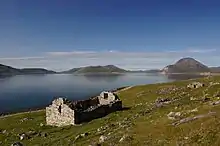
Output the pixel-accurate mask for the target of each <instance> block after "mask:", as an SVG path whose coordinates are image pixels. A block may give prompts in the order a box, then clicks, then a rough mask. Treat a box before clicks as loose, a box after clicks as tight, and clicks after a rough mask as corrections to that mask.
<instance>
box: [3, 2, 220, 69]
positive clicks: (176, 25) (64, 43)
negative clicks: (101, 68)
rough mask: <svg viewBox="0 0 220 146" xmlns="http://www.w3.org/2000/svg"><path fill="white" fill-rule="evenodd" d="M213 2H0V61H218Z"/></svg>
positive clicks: (52, 65)
mask: <svg viewBox="0 0 220 146" xmlns="http://www.w3.org/2000/svg"><path fill="white" fill-rule="evenodd" d="M219 26H220V2H218V1H217V0H62V1H60V0H38V1H30V0H2V1H0V63H3V64H7V65H12V66H15V67H44V68H48V69H54V70H65V69H70V68H73V67H79V66H87V65H106V64H114V65H118V66H120V67H123V68H126V69H154V68H162V67H164V66H166V65H167V64H171V63H174V62H175V61H176V60H178V59H179V58H181V57H189V56H190V57H194V58H196V59H198V60H200V61H202V62H204V63H205V64H207V65H210V66H220V63H219V64H218V62H219V55H220V49H219V46H220V41H219V39H220V29H219Z"/></svg>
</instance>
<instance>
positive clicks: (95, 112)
mask: <svg viewBox="0 0 220 146" xmlns="http://www.w3.org/2000/svg"><path fill="white" fill-rule="evenodd" d="M121 109H122V101H115V102H112V103H111V104H108V105H107V104H105V105H99V106H96V107H94V108H93V109H90V110H86V111H83V112H77V111H75V123H76V124H79V123H82V122H87V121H90V120H93V119H96V118H100V117H103V116H105V115H107V114H109V113H112V112H115V111H118V110H121Z"/></svg>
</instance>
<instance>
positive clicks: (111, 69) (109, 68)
mask: <svg viewBox="0 0 220 146" xmlns="http://www.w3.org/2000/svg"><path fill="white" fill-rule="evenodd" d="M124 72H127V71H126V70H124V69H121V68H119V67H116V66H114V65H106V66H87V67H81V68H74V69H71V70H69V71H65V72H63V73H69V74H89V73H124Z"/></svg>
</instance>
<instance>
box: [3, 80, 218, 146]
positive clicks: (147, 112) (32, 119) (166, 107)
mask: <svg viewBox="0 0 220 146" xmlns="http://www.w3.org/2000/svg"><path fill="white" fill-rule="evenodd" d="M191 83H193V86H189V84H191ZM194 84H195V85H196V86H195V88H193V87H194ZM197 85H198V86H197ZM118 95H119V97H120V98H121V100H122V101H123V105H124V109H123V110H122V111H118V112H115V113H111V114H109V115H107V116H106V117H103V118H99V119H95V120H93V121H91V122H89V123H83V124H81V125H77V126H67V127H60V128H57V127H50V126H46V125H45V111H44V110H42V111H37V112H31V113H22V114H16V115H10V116H5V117H1V118H0V145H7V146H8V145H13V144H14V145H15V146H19V145H25V146H29V145H30V146H35V145H36V146H37V145H40V146H41V145H45V146H46V145H48V146H52V145H54V146H58V145H59V146H62V145H64V146H74V145H76V146H77V145H86V146H89V145H90V146H98V145H101V146H102V145H109V146H114V145H126V146H128V145H175V146H181V145H199V146H200V145H220V139H219V136H220V77H206V78H202V79H197V80H187V81H179V82H172V83H163V84H154V85H142V86H135V87H131V88H128V89H127V90H122V91H119V92H118Z"/></svg>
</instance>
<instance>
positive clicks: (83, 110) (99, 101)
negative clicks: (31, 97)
mask: <svg viewBox="0 0 220 146" xmlns="http://www.w3.org/2000/svg"><path fill="white" fill-rule="evenodd" d="M121 109H122V101H121V100H120V99H119V97H118V96H117V95H116V94H115V93H112V92H105V91H104V92H102V93H101V94H100V95H99V96H97V97H93V98H90V99H87V100H81V101H70V100H67V99H65V98H57V99H55V100H53V101H52V104H51V105H49V106H48V107H46V123H47V125H51V126H58V127H60V126H67V125H75V124H80V123H82V122H87V121H90V120H93V119H96V118H100V117H103V116H105V115H107V114H109V113H111V112H115V111H117V110H121Z"/></svg>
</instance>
